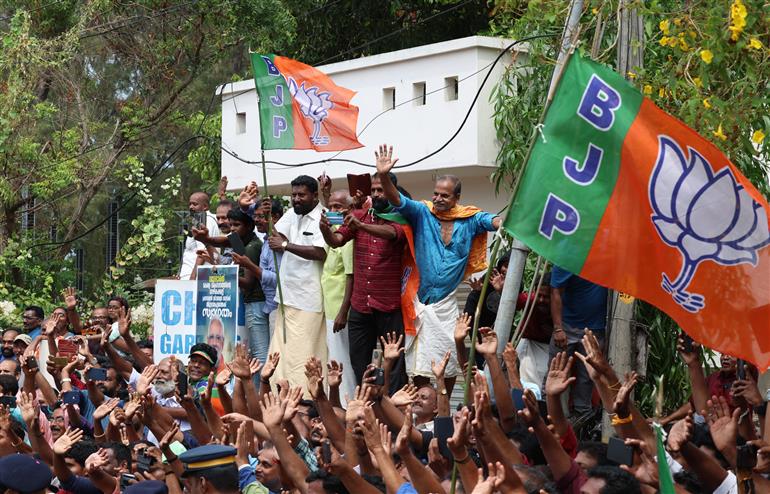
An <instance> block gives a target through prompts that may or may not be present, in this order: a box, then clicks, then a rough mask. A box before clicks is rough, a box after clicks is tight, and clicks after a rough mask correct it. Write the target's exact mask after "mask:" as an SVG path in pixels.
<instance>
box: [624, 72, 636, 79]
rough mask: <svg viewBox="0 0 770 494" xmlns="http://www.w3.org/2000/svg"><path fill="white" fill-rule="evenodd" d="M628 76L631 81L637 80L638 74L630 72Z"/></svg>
mask: <svg viewBox="0 0 770 494" xmlns="http://www.w3.org/2000/svg"><path fill="white" fill-rule="evenodd" d="M626 75H627V76H628V78H629V79H636V73H635V72H631V71H628V72H627V73H626Z"/></svg>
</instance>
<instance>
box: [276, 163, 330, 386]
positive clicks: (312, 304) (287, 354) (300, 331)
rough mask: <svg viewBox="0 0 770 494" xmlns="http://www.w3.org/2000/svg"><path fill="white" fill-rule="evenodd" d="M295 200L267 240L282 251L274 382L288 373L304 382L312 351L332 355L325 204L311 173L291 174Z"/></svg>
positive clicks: (320, 355)
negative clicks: (325, 286)
mask: <svg viewBox="0 0 770 494" xmlns="http://www.w3.org/2000/svg"><path fill="white" fill-rule="evenodd" d="M291 203H292V209H289V210H288V211H286V213H285V214H284V215H283V217H281V219H280V220H279V221H278V223H276V224H275V229H274V230H273V234H272V235H271V236H270V237H269V238H268V240H267V241H268V243H269V245H270V248H271V249H273V250H274V251H276V252H280V253H283V256H282V258H281V265H280V270H279V273H280V274H279V277H280V283H281V294H282V295H283V307H281V305H280V303H281V300H280V295H279V293H276V296H275V300H276V302H278V303H279V306H278V309H276V316H277V317H276V325H275V333H274V334H273V337H272V339H271V342H270V353H273V352H280V353H281V360H280V362H279V363H278V367H277V368H276V371H275V373H274V374H273V382H276V381H278V380H281V379H288V381H289V383H291V384H292V385H294V386H304V384H305V383H306V381H307V379H306V378H305V362H306V361H307V359H308V357H310V356H315V357H317V358H318V359H320V360H321V362H322V365H324V366H325V362H326V355H327V349H326V321H325V318H324V309H323V295H322V292H321V273H322V271H323V264H324V261H325V260H326V250H325V247H326V242H325V241H324V238H323V235H321V229H320V226H319V221H320V220H321V213H322V212H323V206H321V204H320V202H319V201H318V182H316V180H315V179H314V178H312V177H309V176H307V175H300V176H299V177H297V178H295V179H294V180H292V182H291ZM284 330H285V333H286V341H284ZM284 350H285V351H284Z"/></svg>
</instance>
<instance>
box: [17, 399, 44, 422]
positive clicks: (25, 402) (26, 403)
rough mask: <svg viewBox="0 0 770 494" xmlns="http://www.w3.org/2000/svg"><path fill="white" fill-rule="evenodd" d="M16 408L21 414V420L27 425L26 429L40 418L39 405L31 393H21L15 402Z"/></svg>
mask: <svg viewBox="0 0 770 494" xmlns="http://www.w3.org/2000/svg"><path fill="white" fill-rule="evenodd" d="M17 406H18V407H19V411H20V412H21V418H22V419H23V420H24V423H25V424H27V428H28V429H29V428H30V425H31V424H32V423H33V422H34V421H35V420H37V419H38V417H40V405H39V404H38V401H37V400H36V399H35V398H34V396H33V395H32V393H25V392H23V391H22V392H21V393H20V394H19V399H18V400H17Z"/></svg>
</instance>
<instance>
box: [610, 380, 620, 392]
mask: <svg viewBox="0 0 770 494" xmlns="http://www.w3.org/2000/svg"><path fill="white" fill-rule="evenodd" d="M621 386H622V384H621V383H620V381H618V382H616V383H615V384H608V385H607V387H608V388H610V389H611V390H613V391H617V390H619V389H620V387H621Z"/></svg>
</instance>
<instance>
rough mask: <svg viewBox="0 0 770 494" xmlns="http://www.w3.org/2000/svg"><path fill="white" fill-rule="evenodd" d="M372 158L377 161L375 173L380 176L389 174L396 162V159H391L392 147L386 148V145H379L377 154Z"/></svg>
mask: <svg viewBox="0 0 770 494" xmlns="http://www.w3.org/2000/svg"><path fill="white" fill-rule="evenodd" d="M374 157H375V158H376V160H377V173H381V174H385V173H388V172H390V170H392V169H393V166H395V164H396V163H397V162H398V158H396V159H393V146H390V147H388V145H387V144H381V145H380V148H379V152H378V151H375V152H374Z"/></svg>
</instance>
